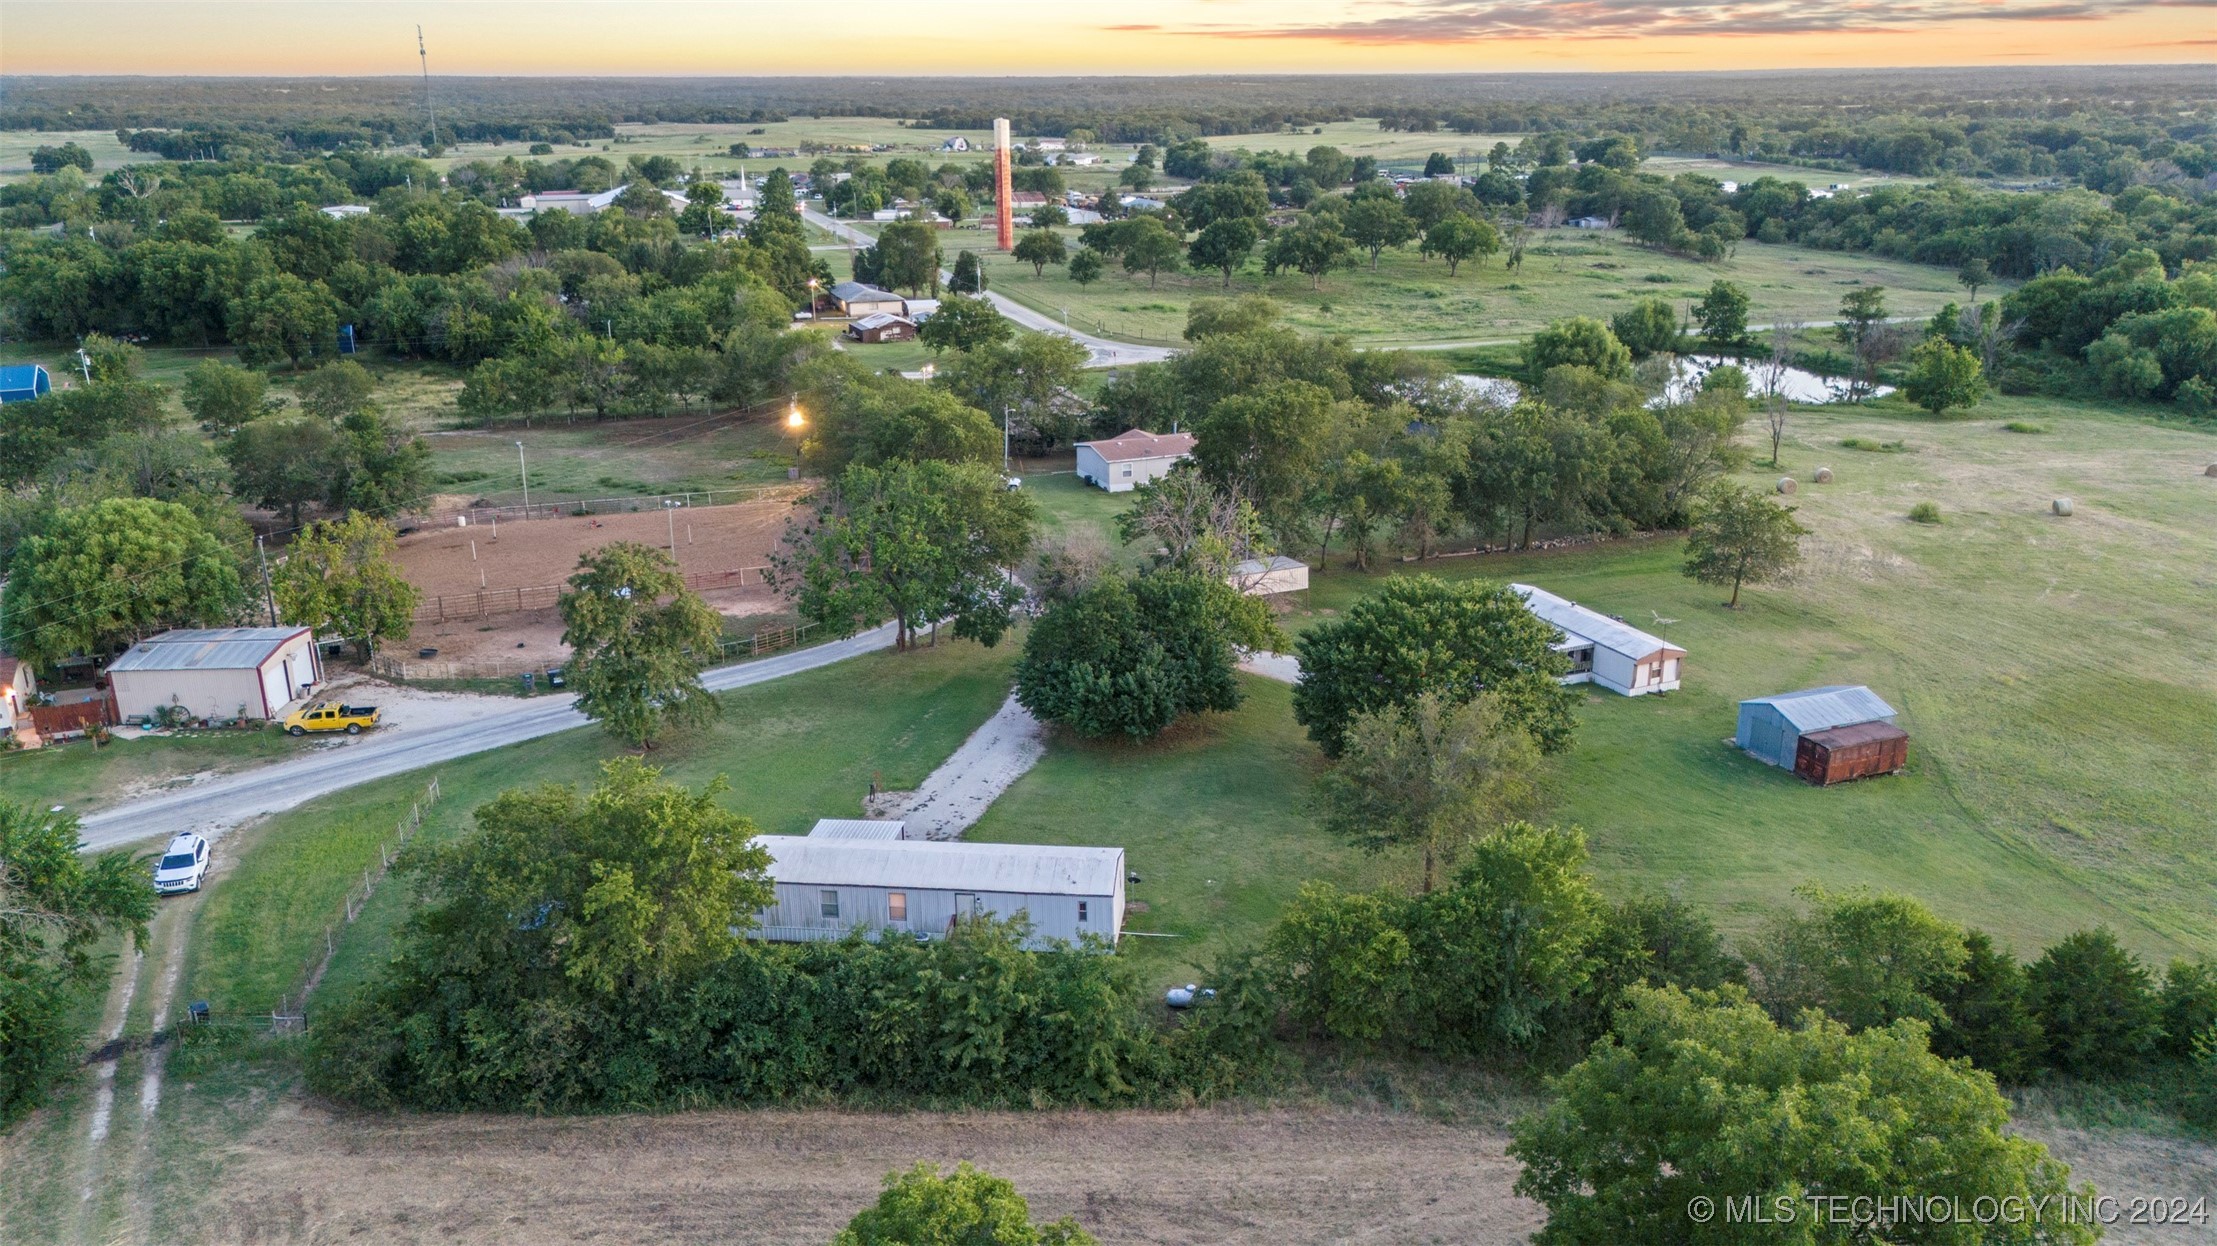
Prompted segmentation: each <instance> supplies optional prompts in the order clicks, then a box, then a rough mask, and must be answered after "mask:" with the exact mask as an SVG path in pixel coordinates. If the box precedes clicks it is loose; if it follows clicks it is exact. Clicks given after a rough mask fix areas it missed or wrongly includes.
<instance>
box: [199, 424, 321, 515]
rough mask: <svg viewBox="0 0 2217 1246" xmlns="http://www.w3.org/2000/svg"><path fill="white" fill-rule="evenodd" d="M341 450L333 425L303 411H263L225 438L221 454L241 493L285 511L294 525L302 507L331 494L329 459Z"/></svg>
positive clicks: (255, 501)
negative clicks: (291, 413) (312, 417)
mask: <svg viewBox="0 0 2217 1246" xmlns="http://www.w3.org/2000/svg"><path fill="white" fill-rule="evenodd" d="M341 453H342V451H341V450H340V445H339V435H338V433H337V431H336V430H334V429H333V428H332V427H331V426H330V425H329V424H327V423H325V422H323V421H322V420H317V419H310V418H307V417H304V416H291V415H272V416H264V417H262V418H261V419H258V420H252V421H249V422H248V423H246V424H244V425H241V426H240V428H239V430H238V431H237V432H235V433H233V434H231V436H230V437H229V438H227V439H225V441H224V443H223V459H224V461H225V462H226V463H229V464H230V465H231V478H232V484H233V488H235V489H237V491H238V494H239V496H240V497H242V498H245V499H247V500H249V501H251V502H253V503H254V504H255V505H256V506H265V507H268V508H269V509H271V510H278V511H283V512H284V513H285V519H286V522H287V523H290V524H292V525H293V526H295V527H298V526H299V524H300V512H301V508H302V507H305V506H307V505H308V504H309V503H311V502H320V501H322V500H323V499H324V498H325V497H326V496H327V495H328V494H329V492H330V487H331V483H332V480H333V478H334V476H333V472H332V467H333V463H334V460H336V459H338V458H339V456H340V454H341Z"/></svg>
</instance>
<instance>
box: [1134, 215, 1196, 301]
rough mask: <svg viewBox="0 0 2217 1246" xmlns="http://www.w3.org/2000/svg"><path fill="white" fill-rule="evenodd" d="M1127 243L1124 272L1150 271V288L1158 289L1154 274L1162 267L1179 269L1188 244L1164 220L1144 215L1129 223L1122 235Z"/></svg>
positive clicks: (1148, 277) (1171, 269) (1148, 285)
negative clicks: (1183, 242) (1170, 229)
mask: <svg viewBox="0 0 2217 1246" xmlns="http://www.w3.org/2000/svg"><path fill="white" fill-rule="evenodd" d="M1120 240H1121V241H1122V243H1123V246H1124V271H1125V272H1128V273H1145V274H1147V288H1148V289H1150V290H1152V289H1154V288H1155V277H1156V276H1157V274H1159V273H1160V272H1161V271H1162V270H1163V269H1166V268H1167V269H1169V270H1170V271H1171V272H1176V271H1178V267H1179V264H1180V262H1181V260H1182V259H1183V257H1184V255H1185V247H1184V245H1183V244H1181V243H1180V242H1179V241H1178V235H1176V234H1174V233H1171V232H1170V231H1169V229H1167V228H1165V227H1164V225H1163V223H1162V221H1161V220H1160V219H1159V218H1157V217H1153V216H1142V217H1139V218H1138V219H1136V220H1133V221H1132V222H1130V224H1129V226H1128V227H1127V228H1126V229H1125V230H1124V231H1123V233H1122V234H1121V235H1120Z"/></svg>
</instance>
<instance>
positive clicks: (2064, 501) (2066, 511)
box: [2048, 498, 2071, 519]
mask: <svg viewBox="0 0 2217 1246" xmlns="http://www.w3.org/2000/svg"><path fill="white" fill-rule="evenodd" d="M2048 509H2049V510H2051V511H2054V512H2055V513H2056V514H2058V515H2061V516H2063V517H2064V518H2065V519H2068V518H2070V517H2071V499H2069V498H2057V499H2056V500H2054V501H2053V502H2050V503H2048Z"/></svg>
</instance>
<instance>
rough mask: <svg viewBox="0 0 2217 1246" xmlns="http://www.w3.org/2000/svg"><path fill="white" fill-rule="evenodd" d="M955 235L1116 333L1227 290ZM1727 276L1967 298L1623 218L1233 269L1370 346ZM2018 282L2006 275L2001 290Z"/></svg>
mask: <svg viewBox="0 0 2217 1246" xmlns="http://www.w3.org/2000/svg"><path fill="white" fill-rule="evenodd" d="M1066 232H1069V233H1070V234H1071V236H1072V237H1073V239H1074V238H1075V231H1066ZM945 246H946V248H947V253H948V254H949V255H950V256H952V255H953V254H954V253H955V252H956V251H958V250H963V249H967V250H973V251H976V252H978V254H979V256H980V258H981V259H983V260H984V261H985V263H986V272H987V275H988V276H987V279H988V281H989V282H990V283H991V286H992V288H993V289H994V290H995V291H996V292H998V293H1001V294H1005V295H1007V296H1009V297H1010V298H1013V299H1016V300H1017V301H1019V302H1022V303H1025V304H1028V305H1030V306H1032V307H1034V308H1036V309H1038V310H1039V311H1041V312H1044V313H1046V314H1047V315H1049V316H1054V317H1057V318H1061V317H1063V316H1065V315H1067V316H1068V318H1069V320H1070V323H1072V324H1073V325H1075V326H1077V327H1079V328H1082V329H1085V330H1087V331H1088V332H1100V333H1103V334H1105V335H1106V336H1112V337H1136V338H1143V339H1149V340H1174V339H1177V338H1178V337H1179V336H1180V335H1181V334H1183V333H1184V332H1185V317H1186V308H1187V306H1188V305H1190V304H1191V303H1192V301H1193V300H1194V299H1196V298H1206V297H1211V296H1216V295H1221V294H1223V293H1225V291H1224V289H1223V280H1222V278H1221V277H1220V276H1219V275H1218V274H1216V273H1179V274H1173V273H1164V274H1162V275H1161V276H1160V278H1159V279H1158V281H1157V283H1156V286H1155V288H1153V289H1149V288H1148V285H1147V275H1146V274H1145V273H1137V274H1130V273H1126V272H1124V271H1123V269H1122V267H1121V266H1120V265H1116V264H1111V265H1110V266H1109V271H1108V272H1107V273H1106V274H1104V275H1103V276H1102V277H1101V279H1100V280H1098V281H1096V282H1094V283H1093V284H1091V285H1089V286H1081V285H1079V284H1078V283H1077V282H1074V281H1072V280H1070V278H1069V277H1068V275H1067V274H1066V271H1065V270H1064V269H1060V268H1054V267H1049V268H1048V269H1047V273H1046V275H1045V276H1044V277H1035V276H1033V275H1032V268H1031V265H1029V264H1023V263H1018V262H1017V261H1016V260H1015V259H1013V258H1011V257H1009V256H1007V255H1005V254H1001V253H998V252H994V251H992V239H991V236H990V235H989V234H986V233H984V232H981V231H977V230H950V231H947V233H946V235H945ZM1658 277H1659V278H1662V280H1653V279H1652V278H1658ZM1720 278H1721V279H1723V280H1726V281H1731V282H1734V283H1736V284H1738V285H1739V286H1741V287H1742V288H1743V289H1745V290H1746V291H1747V292H1748V297H1749V299H1750V300H1751V302H1752V304H1753V306H1752V308H1751V309H1750V311H1749V313H1748V319H1749V321H1750V322H1751V323H1756V324H1764V323H1769V322H1771V321H1777V320H1806V321H1813V322H1814V321H1826V322H1829V321H1830V320H1832V319H1833V318H1834V317H1835V316H1837V315H1838V314H1839V308H1840V300H1841V299H1842V298H1843V297H1845V296H1846V295H1847V293H1848V292H1849V291H1851V290H1854V289H1857V288H1860V287H1864V286H1872V285H1878V286H1884V287H1885V288H1886V293H1887V307H1888V309H1889V310H1890V311H1891V312H1892V314H1894V315H1926V314H1929V313H1931V312H1933V311H1937V310H1938V309H1939V307H1940V305H1941V304H1943V303H1947V302H1950V301H1960V300H1961V299H1962V297H1963V291H1962V288H1961V287H1960V286H1958V285H1957V284H1956V281H1955V274H1954V273H1952V272H1950V271H1948V270H1946V269H1943V268H1935V267H1932V266H1930V265H1925V264H1908V263H1902V262H1899V261H1895V260H1887V259H1882V258H1879V257H1877V256H1874V255H1868V254H1862V253H1850V252H1840V251H1817V250H1812V249H1810V248H1807V247H1801V246H1794V245H1790V244H1780V245H1776V246H1772V245H1767V244H1764V243H1760V242H1754V241H1748V242H1743V243H1741V244H1740V247H1739V251H1738V253H1737V255H1736V256H1735V257H1734V258H1732V259H1730V260H1726V261H1725V262H1723V263H1721V264H1704V263H1702V262H1700V261H1698V260H1692V259H1685V258H1681V257H1677V256H1670V255H1664V254H1662V253H1661V252H1658V251H1653V250H1650V249H1648V248H1646V247H1643V246H1640V245H1638V244H1637V243H1634V242H1632V241H1631V240H1630V239H1628V238H1626V237H1625V236H1624V235H1623V234H1622V233H1621V232H1620V231H1617V230H1613V229H1612V230H1593V231H1586V230H1571V229H1558V230H1552V231H1548V232H1546V233H1544V234H1542V235H1541V236H1540V237H1538V238H1536V239H1535V240H1534V242H1533V244H1532V247H1531V249H1530V250H1528V251H1527V252H1526V254H1525V257H1524V266H1523V268H1521V269H1519V270H1518V271H1516V272H1514V273H1512V272H1510V271H1508V270H1507V269H1506V268H1505V267H1504V266H1503V265H1502V262H1501V260H1500V259H1499V257H1496V258H1495V259H1493V260H1492V261H1490V262H1489V263H1488V264H1487V265H1485V266H1484V267H1477V266H1473V265H1470V264H1465V265H1464V266H1463V268H1462V270H1461V272H1460V273H1459V274H1458V275H1456V276H1454V277H1449V276H1448V275H1447V265H1446V264H1445V263H1444V262H1442V261H1438V260H1431V261H1427V260H1425V259H1424V258H1423V257H1422V256H1420V255H1418V254H1417V253H1416V251H1415V249H1414V248H1413V247H1412V248H1409V249H1405V250H1401V251H1388V252H1386V253H1385V254H1383V255H1382V256H1381V257H1380V258H1379V264H1378V271H1376V272H1375V273H1374V272H1372V271H1371V270H1370V265H1369V261H1368V259H1367V258H1365V259H1364V260H1363V261H1362V263H1361V266H1360V267H1357V268H1354V269H1349V270H1346V271H1342V272H1336V273H1333V274H1332V275H1331V276H1329V277H1327V278H1325V280H1324V285H1323V288H1322V289H1321V290H1319V289H1312V288H1311V286H1310V283H1309V279H1308V278H1307V277H1304V276H1302V275H1301V274H1299V273H1290V272H1289V273H1281V274H1279V275H1278V276H1276V277H1266V276H1264V275H1263V273H1262V261H1261V260H1260V259H1259V258H1257V259H1252V260H1250V261H1249V262H1248V266H1247V267H1246V268H1245V269H1244V270H1242V271H1241V272H1240V273H1239V274H1237V275H1236V276H1235V277H1234V278H1233V279H1232V287H1231V293H1233V294H1254V293H1259V294H1267V295H1269V296H1270V297H1271V298H1273V299H1275V300H1277V301H1278V302H1279V304H1280V305H1282V306H1283V307H1284V308H1285V320H1286V323H1288V324H1290V325H1292V326H1293V327H1295V328H1297V329H1301V330H1304V331H1307V332H1314V333H1334V334H1342V335H1345V336H1347V337H1350V338H1353V339H1354V340H1355V341H1357V342H1358V343H1360V344H1362V345H1365V346H1403V345H1417V344H1438V343H1445V342H1471V341H1490V340H1498V339H1503V338H1511V337H1518V336H1522V335H1524V334H1528V333H1530V332H1532V331H1533V330H1535V329H1539V328H1541V327H1543V326H1545V325H1547V324H1548V323H1549V322H1551V321H1554V320H1559V319H1562V318H1563V317H1566V316H1600V317H1602V318H1604V319H1606V318H1607V317H1609V316H1611V315H1613V314H1615V313H1617V312H1620V311H1623V310H1626V309H1627V308H1629V307H1630V306H1631V305H1632V303H1633V302H1635V301H1636V300H1639V299H1642V298H1651V297H1653V298H1663V299H1668V300H1670V302H1671V303H1672V304H1674V305H1676V306H1678V307H1679V308H1680V309H1681V311H1682V312H1683V310H1684V308H1685V306H1686V305H1687V304H1688V303H1690V302H1692V301H1695V300H1698V299H1699V298H1700V297H1701V296H1702V295H1703V294H1704V293H1705V292H1707V290H1708V288H1709V284H1710V283H1711V282H1713V281H1716V280H1718V279H1720ZM2004 292H2006V290H2005V289H2004V288H2002V287H2000V286H1997V287H1996V288H1995V293H1996V294H1997V296H1998V295H1999V294H2001V293H2004Z"/></svg>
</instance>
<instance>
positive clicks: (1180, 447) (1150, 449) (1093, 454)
mask: <svg viewBox="0 0 2217 1246" xmlns="http://www.w3.org/2000/svg"><path fill="white" fill-rule="evenodd" d="M1192 457H1193V434H1192V433H1163V434H1160V435H1157V434H1155V433H1150V432H1148V431H1146V430H1145V429H1139V428H1128V429H1125V430H1124V431H1123V432H1121V433H1118V434H1117V435H1116V436H1114V437H1111V438H1109V439H1107V440H1106V441H1081V442H1079V443H1078V479H1080V480H1082V481H1085V482H1086V483H1087V484H1090V485H1093V486H1095V487H1097V488H1102V489H1106V490H1108V491H1109V492H1110V493H1128V492H1130V491H1131V490H1133V489H1136V488H1138V487H1139V486H1141V485H1143V484H1146V483H1147V482H1149V481H1152V480H1160V479H1162V478H1163V477H1164V476H1167V475H1169V474H1170V469H1171V468H1173V467H1176V466H1177V465H1178V464H1180V463H1183V462H1184V461H1186V460H1187V459H1189V458H1192Z"/></svg>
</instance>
